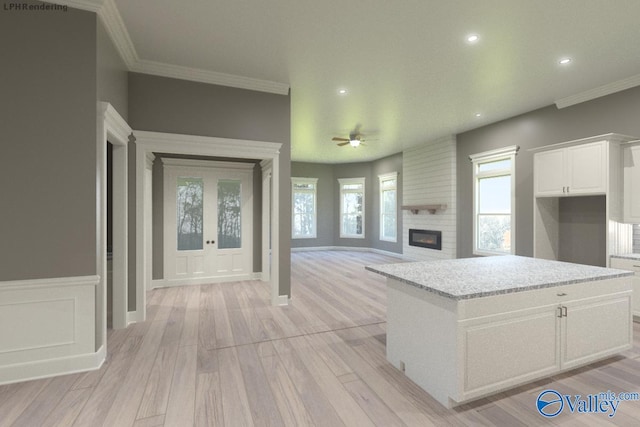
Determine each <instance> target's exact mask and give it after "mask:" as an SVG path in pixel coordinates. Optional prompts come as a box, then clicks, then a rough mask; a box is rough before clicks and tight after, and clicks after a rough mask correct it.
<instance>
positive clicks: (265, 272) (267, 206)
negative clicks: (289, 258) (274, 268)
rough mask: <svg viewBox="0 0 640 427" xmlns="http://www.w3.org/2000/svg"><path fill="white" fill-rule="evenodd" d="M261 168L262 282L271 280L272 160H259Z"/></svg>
mask: <svg viewBox="0 0 640 427" xmlns="http://www.w3.org/2000/svg"><path fill="white" fill-rule="evenodd" d="M260 167H261V168H262V277H261V280H262V281H263V282H268V281H270V280H271V268H270V260H271V198H270V197H268V195H269V194H271V187H272V185H271V178H272V172H273V167H272V161H271V160H263V161H261V162H260Z"/></svg>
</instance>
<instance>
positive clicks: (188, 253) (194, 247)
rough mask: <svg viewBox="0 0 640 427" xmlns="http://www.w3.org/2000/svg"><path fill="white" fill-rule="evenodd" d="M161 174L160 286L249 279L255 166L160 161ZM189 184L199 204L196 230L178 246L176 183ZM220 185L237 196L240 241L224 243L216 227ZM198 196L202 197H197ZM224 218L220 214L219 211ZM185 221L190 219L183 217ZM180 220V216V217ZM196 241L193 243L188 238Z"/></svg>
mask: <svg viewBox="0 0 640 427" xmlns="http://www.w3.org/2000/svg"><path fill="white" fill-rule="evenodd" d="M162 163H163V170H164V172H163V173H164V284H165V285H168V286H171V285H172V284H200V283H203V281H204V282H206V283H211V282H217V281H225V282H227V281H235V280H249V279H251V278H252V270H253V250H252V248H253V230H252V228H253V188H252V187H253V179H252V176H253V167H254V166H255V164H254V163H240V162H219V161H203V160H185V159H174V158H163V159H162ZM179 183H180V187H182V188H184V186H185V185H189V186H191V188H192V190H195V191H196V192H198V193H199V194H198V196H197V199H198V201H200V202H201V203H202V205H201V207H200V208H199V209H198V212H197V214H196V217H195V220H196V221H197V222H200V224H199V225H198V228H199V232H198V234H197V235H195V236H187V237H190V238H191V239H190V240H189V241H188V242H183V243H182V245H183V247H182V248H179V244H178V232H177V230H178V228H180V227H178V224H177V223H178V212H177V211H178V210H177V205H178V204H179V203H178V202H177V195H178V191H177V189H178V186H179V185H178V184H179ZM221 186H231V188H233V187H236V186H237V189H238V191H239V196H240V198H241V204H240V206H239V208H240V218H239V225H240V234H241V239H240V241H239V242H238V241H234V242H233V244H230V242H225V241H223V240H225V237H224V236H222V235H221V231H220V230H219V229H218V226H219V222H218V218H219V217H220V214H221V212H220V210H223V211H224V209H225V208H229V207H230V206H227V205H229V202H226V203H222V205H221V204H220V201H219V197H220V196H221V195H220V193H219V190H220V189H221V188H224V187H221ZM200 192H201V193H200ZM222 214H224V212H222ZM187 217H188V218H191V217H190V216H188V215H187ZM183 219H184V217H183ZM193 237H195V239H192V238H193Z"/></svg>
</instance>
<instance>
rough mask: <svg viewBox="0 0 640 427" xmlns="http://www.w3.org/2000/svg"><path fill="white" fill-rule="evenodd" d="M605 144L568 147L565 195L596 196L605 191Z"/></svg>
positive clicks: (602, 142) (603, 142)
mask: <svg viewBox="0 0 640 427" xmlns="http://www.w3.org/2000/svg"><path fill="white" fill-rule="evenodd" d="M605 144H606V142H605V141H601V142H593V143H591V144H583V145H576V146H573V147H568V148H567V149H566V150H567V157H566V158H567V172H568V173H567V182H566V185H567V193H568V194H569V195H577V194H598V193H605V192H606V191H607V151H606V145H605Z"/></svg>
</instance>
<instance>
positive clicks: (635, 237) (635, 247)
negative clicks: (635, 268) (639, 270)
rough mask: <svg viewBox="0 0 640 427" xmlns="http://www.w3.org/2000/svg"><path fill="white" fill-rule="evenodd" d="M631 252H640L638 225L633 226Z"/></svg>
mask: <svg viewBox="0 0 640 427" xmlns="http://www.w3.org/2000/svg"><path fill="white" fill-rule="evenodd" d="M633 252H634V253H636V254H640V225H639V224H636V225H634V226H633Z"/></svg>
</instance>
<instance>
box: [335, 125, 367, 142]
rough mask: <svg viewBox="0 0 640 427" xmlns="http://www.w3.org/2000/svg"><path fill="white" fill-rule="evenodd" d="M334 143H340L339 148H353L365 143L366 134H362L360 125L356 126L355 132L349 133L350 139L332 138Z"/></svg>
mask: <svg viewBox="0 0 640 427" xmlns="http://www.w3.org/2000/svg"><path fill="white" fill-rule="evenodd" d="M331 140H332V141H336V142H338V144H337V145H338V147H344V146H345V145H351V146H352V147H353V148H355V147H358V146H360V145H361V144H362V145H366V144H363V142H364V141H365V139H364V134H362V133H360V125H358V126H356V128H355V129H354V130H352V131H351V132H349V138H340V137H339V136H334V137H333V138H331Z"/></svg>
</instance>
